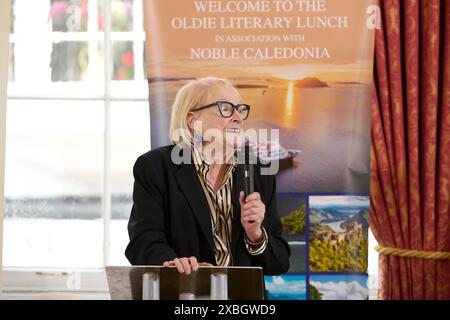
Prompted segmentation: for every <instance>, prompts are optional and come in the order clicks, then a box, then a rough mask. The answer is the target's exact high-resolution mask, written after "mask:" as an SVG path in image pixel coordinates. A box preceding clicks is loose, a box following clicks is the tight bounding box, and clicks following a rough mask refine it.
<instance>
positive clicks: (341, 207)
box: [144, 0, 378, 299]
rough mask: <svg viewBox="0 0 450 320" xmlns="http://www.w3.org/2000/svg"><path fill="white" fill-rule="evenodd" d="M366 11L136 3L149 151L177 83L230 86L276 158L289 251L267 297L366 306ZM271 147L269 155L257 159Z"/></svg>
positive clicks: (370, 17) (249, 0)
mask: <svg viewBox="0 0 450 320" xmlns="http://www.w3.org/2000/svg"><path fill="white" fill-rule="evenodd" d="M372 2H374V1H369V0H367V1H365V0H360V1H354V0H236V1H233V0H228V1H225V0H221V1H220V0H219V1H213V0H198V1H195V0H183V1H174V0H171V1H167V0H165V1H164V0H144V24H145V32H146V45H145V48H146V64H147V76H148V83H149V105H150V121H151V144H152V148H155V147H159V146H162V145H168V144H170V140H169V133H168V128H169V120H170V112H171V107H172V103H173V100H174V97H175V94H176V93H177V91H178V89H179V88H180V87H181V86H183V85H184V84H185V83H186V82H187V81H189V80H191V79H195V78H199V77H205V76H214V77H224V78H227V79H229V80H230V81H231V82H232V83H233V85H234V86H235V87H236V88H237V89H238V90H239V92H240V94H241V95H242V97H243V100H244V101H243V102H244V103H247V104H250V105H251V112H250V117H249V118H248V119H247V120H245V122H244V126H245V129H247V128H254V129H257V130H259V131H258V132H265V133H266V134H265V137H264V138H263V139H261V140H258V141H255V142H254V143H255V148H256V150H257V152H258V154H259V155H260V156H261V157H266V158H268V159H269V160H270V157H274V156H275V157H276V158H277V159H279V160H280V161H279V169H278V173H277V176H276V179H277V197H278V209H279V213H280V215H281V221H282V225H283V230H284V231H283V232H284V236H285V238H286V240H288V242H289V245H290V247H291V261H290V262H291V266H290V270H289V272H288V273H287V274H286V275H282V276H275V277H266V278H265V281H266V288H267V290H268V296H269V299H366V298H367V297H368V289H367V262H368V261H367V256H368V255H367V252H368V251H367V249H368V248H367V242H368V214H369V207H370V205H369V181H370V104H371V81H372V68H373V39H374V31H373V30H374V29H375V27H376V23H377V12H378V10H377V7H376V6H375V5H373V3H372ZM269 149H270V152H268V151H267V150H269Z"/></svg>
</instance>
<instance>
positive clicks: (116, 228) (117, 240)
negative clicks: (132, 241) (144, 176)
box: [110, 101, 150, 265]
mask: <svg viewBox="0 0 450 320" xmlns="http://www.w3.org/2000/svg"><path fill="white" fill-rule="evenodd" d="M124 119H126V121H125V120H124ZM149 149H150V119H149V111H148V102H147V101H143V102H117V103H113V104H112V106H111V175H112V176H111V185H112V206H111V208H112V219H111V233H110V235H111V247H110V264H111V265H129V262H128V260H127V259H126V258H125V255H124V252H125V248H126V246H127V244H128V232H127V224H128V218H129V217H130V212H131V206H132V198H131V197H132V192H133V182H134V178H133V165H134V162H135V161H136V159H137V157H138V156H140V155H141V154H143V153H145V152H147V151H148V150H149Z"/></svg>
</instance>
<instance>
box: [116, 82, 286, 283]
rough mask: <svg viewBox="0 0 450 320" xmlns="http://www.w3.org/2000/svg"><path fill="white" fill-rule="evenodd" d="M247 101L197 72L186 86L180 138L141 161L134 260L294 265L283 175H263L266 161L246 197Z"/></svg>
mask: <svg viewBox="0 0 450 320" xmlns="http://www.w3.org/2000/svg"><path fill="white" fill-rule="evenodd" d="M241 100H242V99H241V96H240V95H239V93H238V92H237V90H236V89H235V88H234V87H233V86H232V85H231V83H230V82H229V81H228V80H226V79H220V78H212V77H209V78H201V79H197V80H194V81H191V82H189V83H188V84H186V85H185V86H184V87H182V88H181V89H180V90H179V92H178V93H177V96H176V98H175V102H174V104H173V107H172V117H171V124H170V136H171V140H172V142H173V145H169V146H165V147H160V148H156V149H153V150H151V151H149V152H147V153H145V154H144V155H142V156H140V157H139V158H138V159H137V161H136V163H135V165H134V170H133V173H134V178H135V182H134V190H133V208H132V210H131V216H130V221H129V224H128V233H129V236H130V242H129V244H128V247H127V248H126V251H125V255H126V257H127V258H128V260H129V261H130V262H131V264H133V265H164V266H176V267H177V268H178V271H179V272H180V273H185V274H190V273H191V272H192V271H196V270H197V269H198V266H199V265H200V266H201V265H217V266H261V267H262V268H263V271H264V274H267V275H276V274H282V273H285V272H287V270H288V269H289V254H290V251H289V246H288V244H287V242H286V241H285V240H284V239H283V238H282V237H281V231H282V228H281V223H280V218H279V215H278V211H277V204H276V190H275V177H274V176H273V175H272V176H271V175H261V166H262V165H261V164H260V163H259V162H258V164H256V165H255V170H254V171H255V177H254V189H255V192H254V193H251V194H250V195H248V196H247V197H244V193H243V189H244V188H243V172H244V171H243V170H244V169H243V164H239V163H238V161H237V150H238V149H240V148H241V147H242V144H243V142H242V133H243V122H244V120H245V119H247V117H248V116H249V112H250V106H249V105H247V104H242V103H241ZM211 132H212V133H215V134H211ZM217 133H221V135H218V134H217ZM211 150H215V151H213V152H211ZM223 150H225V151H224V152H221V151H223ZM180 157H181V158H182V159H184V160H183V161H180ZM186 160H187V161H186Z"/></svg>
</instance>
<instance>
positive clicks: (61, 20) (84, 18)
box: [50, 0, 88, 32]
mask: <svg viewBox="0 0 450 320" xmlns="http://www.w3.org/2000/svg"><path fill="white" fill-rule="evenodd" d="M50 14H51V20H52V30H53V31H60V32H80V31H84V32H85V31H87V25H88V0H52V1H51V13H50Z"/></svg>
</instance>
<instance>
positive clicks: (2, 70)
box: [0, 0, 11, 298]
mask: <svg viewBox="0 0 450 320" xmlns="http://www.w3.org/2000/svg"><path fill="white" fill-rule="evenodd" d="M10 12H11V1H10V0H2V1H0V298H1V297H2V285H3V277H2V273H3V263H2V257H3V211H4V209H5V197H4V196H5V192H4V191H5V188H4V187H5V138H6V94H7V93H6V86H7V84H8V66H9V27H10V18H11V17H10Z"/></svg>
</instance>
